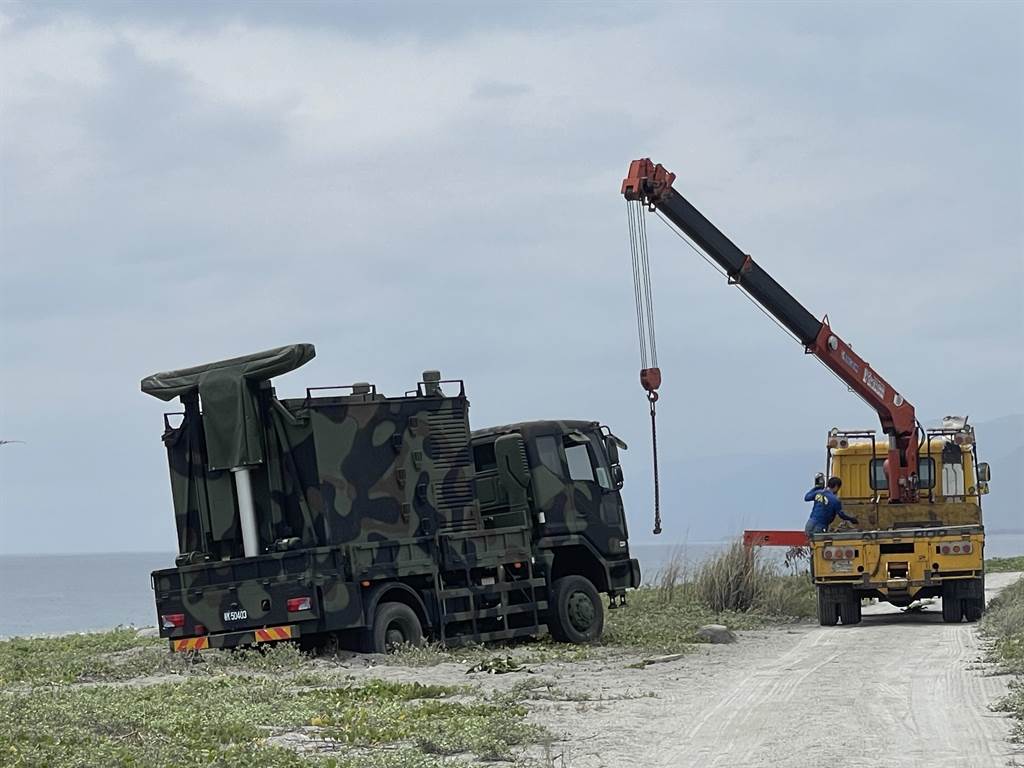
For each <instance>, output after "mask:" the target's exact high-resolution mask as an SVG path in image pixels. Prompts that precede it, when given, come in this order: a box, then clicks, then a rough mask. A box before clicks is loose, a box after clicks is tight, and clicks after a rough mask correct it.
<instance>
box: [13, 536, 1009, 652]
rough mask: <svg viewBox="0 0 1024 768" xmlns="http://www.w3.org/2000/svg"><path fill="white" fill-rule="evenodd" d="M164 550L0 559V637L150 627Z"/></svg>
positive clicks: (661, 556)
mask: <svg viewBox="0 0 1024 768" xmlns="http://www.w3.org/2000/svg"><path fill="white" fill-rule="evenodd" d="M735 540H736V539H735V538H734V537H730V538H727V539H722V540H719V541H700V542H696V541H689V542H688V541H680V542H666V543H652V542H641V543H637V544H632V545H631V546H630V552H631V553H632V555H633V557H635V558H637V559H638V560H639V561H640V569H641V571H642V573H643V580H644V583H646V584H650V583H652V582H653V581H654V580H655V578H656V575H657V572H658V571H659V570H660V569H661V568H662V566H663V565H664V564H665V563H666V562H667V561H668V560H670V559H672V558H673V557H674V556H675V553H677V552H678V553H679V554H680V555H681V556H682V557H684V558H685V560H686V562H687V563H688V564H689V565H690V566H693V565H696V564H698V563H700V561H701V560H703V559H704V558H706V557H707V556H708V555H711V554H713V553H714V552H717V551H719V550H720V549H722V548H723V547H726V546H728V545H729V544H730V543H732V542H733V541H735ZM1021 554H1024V533H1010V534H999V533H991V534H989V535H988V537H987V539H986V548H985V555H986V557H1011V556H1014V555H1021ZM174 557H175V555H174V553H171V552H110V553H103V554H34V555H32V554H29V555H22V554H19V555H0V639H6V638H11V637H27V636H36V635H52V634H65V633H71V632H93V631H101V630H105V629H112V628H114V627H117V626H131V627H148V626H154V625H155V624H156V620H157V617H156V610H155V607H154V603H153V592H152V589H151V586H150V573H151V572H152V571H154V570H159V569H161V568H169V567H172V566H173V565H174Z"/></svg>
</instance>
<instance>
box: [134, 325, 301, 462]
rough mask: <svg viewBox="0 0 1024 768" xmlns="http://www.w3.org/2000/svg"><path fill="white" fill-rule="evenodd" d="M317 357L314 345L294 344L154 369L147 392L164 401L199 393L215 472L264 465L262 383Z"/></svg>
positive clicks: (145, 382) (146, 382) (144, 386)
mask: <svg viewBox="0 0 1024 768" xmlns="http://www.w3.org/2000/svg"><path fill="white" fill-rule="evenodd" d="M315 356H316V349H315V348H314V347H313V345H312V344H289V345H288V346H285V347H277V348H275V349H268V350H266V351H265V352H256V353H255V354H252V355H243V356H242V357H233V358H231V359H230V360H220V361H218V362H215V363H207V364H206V365H197V366H194V367H192V368H182V369H181V370H177V371H165V372H164V373H154V374H153V375H152V376H147V377H146V378H144V379H143V380H142V391H143V392H145V393H146V394H147V395H152V396H153V397H157V398H160V399H161V400H173V399H174V398H175V397H181V398H182V400H185V399H186V398H188V397H190V396H195V395H196V394H198V395H199V398H200V399H201V401H202V409H203V427H204V431H205V433H206V450H207V461H208V462H209V466H208V468H209V469H210V470H211V471H216V470H219V469H233V468H235V467H244V466H251V465H254V464H262V463H263V441H262V438H261V435H262V431H261V428H260V422H259V418H260V417H259V408H258V397H257V396H258V392H259V383H260V382H261V381H266V380H267V379H270V378H273V377H274V376H280V375H281V374H284V373H288V372H289V371H294V370H295V369H296V368H298V367H300V366H302V365H305V364H306V363H308V362H309V361H310V360H312V359H313V358H314V357H315Z"/></svg>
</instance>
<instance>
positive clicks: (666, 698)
mask: <svg viewBox="0 0 1024 768" xmlns="http://www.w3.org/2000/svg"><path fill="white" fill-rule="evenodd" d="M1020 577H1021V574H1019V573H1013V574H1009V573H1004V574H990V575H989V576H988V587H989V590H988V593H989V594H988V597H989V598H991V597H992V596H994V594H995V593H996V592H998V590H999V589H1001V588H1002V587H1003V586H1005V585H1007V584H1009V583H1012V582H1013V581H1015V580H1016V579H1017V578H1020ZM520 651H521V652H522V653H524V654H527V655H528V654H529V652H530V646H529V644H526V645H525V646H523V647H522V648H521V649H520ZM981 655H982V647H981V640H980V638H979V635H978V629H977V625H976V624H967V623H961V624H944V623H943V622H942V606H941V603H940V602H939V601H935V602H934V603H932V604H930V605H928V606H927V607H926V608H925V610H924V611H923V612H921V613H906V614H905V613H902V612H901V611H900V610H899V609H897V608H893V607H891V606H889V605H875V606H870V607H867V606H866V607H865V608H864V620H863V622H862V623H861V624H859V625H856V626H852V627H843V626H838V627H819V626H817V625H816V624H810V623H807V624H800V625H794V626H793V627H791V628H788V629H787V628H781V629H770V630H764V631H759V632H743V633H740V641H739V642H738V643H736V644H734V645H704V646H699V647H698V648H697V650H695V651H694V652H693V653H690V654H688V655H686V656H684V657H683V658H681V659H678V660H675V661H671V662H666V663H658V664H652V665H649V666H646V667H642V668H637V666H638V664H637V662H639V661H641V658H640V657H637V656H635V655H630V654H627V653H624V652H621V651H609V653H608V654H599V656H598V658H594V659H590V660H586V661H575V662H568V661H567V662H547V663H542V664H529V665H528V667H529V669H528V670H524V671H520V672H516V673H513V674H501V675H484V674H475V675H472V676H467V674H466V673H467V670H468V667H469V665H468V664H467V663H448V662H446V663H442V664H438V665H435V666H429V667H419V668H416V667H412V668H410V667H406V666H400V665H371V666H369V667H361V668H360V667H358V666H353V668H351V670H350V672H351V674H352V676H353V677H355V678H361V677H383V678H390V679H396V680H406V681H408V680H412V679H414V680H419V681H420V682H424V683H442V684H467V683H470V684H475V685H477V686H479V687H480V691H479V693H480V694H482V695H484V696H487V695H489V694H490V693H492V692H499V691H507V690H509V689H512V688H517V689H518V692H519V693H518V694H517V698H520V699H521V700H524V702H525V703H526V704H527V706H528V708H529V711H530V715H529V719H530V720H531V721H533V722H535V723H538V724H540V725H543V726H544V727H545V728H546V729H547V730H548V731H549V732H550V733H551V734H553V735H554V741H553V742H552V743H551V744H550V745H548V746H547V747H540V748H534V749H531V750H530V751H531V752H533V753H534V756H535V757H537V758H538V762H540V764H542V765H549V766H553V767H554V768H632V766H637V767H638V768H690V767H691V766H692V768H716V767H717V768H807V767H810V768H823V767H826V766H827V767H829V768H831V767H835V768H860V767H863V768H868V766H870V768H917V767H918V766H921V768H1002V766H1006V765H1008V764H1014V763H1011V761H1012V760H1013V759H1014V758H1016V760H1017V762H1016V763H1015V764H1018V765H1020V764H1024V751H1021V750H1019V749H1017V750H1015V749H1014V748H1013V747H1011V745H1010V744H1009V743H1008V742H1007V735H1008V733H1009V726H1010V724H1009V720H1008V719H1007V718H1006V717H1005V716H1004V715H1002V714H1000V713H994V712H992V711H991V710H990V709H989V706H990V705H991V704H992V703H993V702H995V701H997V700H998V699H999V698H1000V697H1002V696H1003V695H1004V694H1005V693H1006V688H1007V683H1008V682H1009V677H1008V676H1005V675H995V674H993V672H994V670H993V669H992V667H991V665H988V664H985V663H983V662H982V660H981ZM355 661H358V659H357V660H353V662H346V666H348V665H349V664H350V663H353V664H354V662H355ZM363 663H366V660H365V659H363Z"/></svg>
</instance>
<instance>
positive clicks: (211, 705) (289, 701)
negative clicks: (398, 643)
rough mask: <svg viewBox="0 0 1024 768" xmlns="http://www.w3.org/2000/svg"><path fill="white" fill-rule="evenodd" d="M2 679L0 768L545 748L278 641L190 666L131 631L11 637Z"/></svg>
mask: <svg viewBox="0 0 1024 768" xmlns="http://www.w3.org/2000/svg"><path fill="white" fill-rule="evenodd" d="M0 674H2V678H0V765H4V766H8V765H10V766H17V767H18V768H22V767H24V768H28V767H29V766H50V767H51V768H80V767H82V768H84V767H85V766H94V765H116V766H126V767H128V768H172V767H173V768H179V767H181V768H184V767H186V766H224V767H225V768H226V767H227V766H238V767H239V768H246V767H247V766H260V767H261V768H291V767H292V766H299V765H303V766H305V765H312V766H332V767H335V768H355V767H356V766H367V767H368V768H370V767H372V768H419V767H420V766H428V765H429V766H436V765H442V764H443V765H453V766H459V765H465V764H467V762H466V761H467V760H470V759H485V760H495V759H510V758H515V757H516V755H517V753H518V752H519V748H520V747H522V746H524V745H527V744H530V743H534V742H536V741H538V740H542V739H543V738H544V732H543V730H542V729H540V728H538V727H535V726H532V725H529V724H527V723H526V721H525V716H526V709H525V708H524V707H523V706H521V705H519V704H518V703H516V702H514V701H505V700H502V701H497V700H493V701H492V700H487V699H481V698H479V697H478V696H476V695H475V694H474V692H473V689H471V688H470V687H468V686H458V687H455V686H438V685H422V684H419V683H399V682H385V681H381V680H366V681H362V682H356V681H354V680H353V679H351V678H350V677H347V676H346V675H345V673H344V670H342V669H334V670H332V669H331V668H330V667H326V668H325V666H324V665H322V664H317V663H315V662H314V661H313V660H311V659H310V658H308V657H306V656H304V655H303V654H302V653H300V652H299V651H298V650H297V649H296V648H295V647H294V646H292V645H287V644H279V645H275V646H273V647H271V648H269V649H267V650H265V651H258V650H251V651H241V652H235V653H229V652H212V653H204V654H202V655H201V656H199V657H190V656H186V655H182V654H174V655H172V654H169V653H168V652H167V649H166V645H165V643H163V642H161V641H152V640H147V639H140V638H137V637H135V633H134V632H133V631H131V630H116V631H114V632H105V633H96V634H90V635H73V636H68V637H63V638H40V639H33V640H21V639H18V640H11V641H6V642H0ZM154 675H157V676H156V677H154ZM129 680H133V682H132V683H131V684H126V682H125V681H129ZM467 682H470V681H469V680H468V679H467ZM282 734H291V738H293V739H297V740H298V741H299V742H301V743H305V744H308V745H315V746H317V747H318V748H324V750H325V752H326V753H325V754H315V753H312V752H311V753H310V754H300V752H299V751H297V750H296V749H293V748H289V747H286V746H282V745H281V744H279V743H276V738H279V737H280V736H281V735H282ZM296 734H297V736H296ZM449 755H454V756H455V757H453V758H448V757H445V756H449Z"/></svg>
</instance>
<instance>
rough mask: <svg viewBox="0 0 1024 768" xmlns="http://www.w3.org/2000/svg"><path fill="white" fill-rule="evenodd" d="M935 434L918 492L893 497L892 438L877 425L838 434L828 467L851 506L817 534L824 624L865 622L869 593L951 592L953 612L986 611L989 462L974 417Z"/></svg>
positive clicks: (899, 596) (915, 596) (894, 598)
mask: <svg viewBox="0 0 1024 768" xmlns="http://www.w3.org/2000/svg"><path fill="white" fill-rule="evenodd" d="M936 432H937V434H932V433H929V434H927V436H926V437H925V439H924V440H923V441H922V443H921V446H920V459H919V462H920V468H921V469H920V474H919V482H918V485H919V488H918V500H917V502H916V503H911V504H906V503H904V504H890V503H889V495H888V489H887V488H886V487H885V486H886V476H885V472H884V461H885V459H886V456H887V453H888V443H887V442H885V441H878V440H876V439H875V438H874V436H873V435H871V434H870V433H868V432H863V431H859V432H839V431H838V430H833V431H832V432H830V434H829V441H828V442H829V448H828V468H829V471H830V473H831V474H832V475H834V476H836V477H839V478H840V479H841V480H842V481H843V483H842V488H841V490H840V498H841V500H842V504H843V511H844V512H845V513H846V514H847V515H850V516H851V517H855V518H857V521H858V522H857V524H856V525H853V524H850V523H848V522H845V521H843V520H842V519H840V518H836V520H835V521H834V522H833V524H832V526H831V527H830V528H829V530H828V531H825V532H824V533H820V534H816V535H814V536H813V537H811V557H812V562H811V573H812V575H813V578H814V582H815V584H816V585H817V588H818V614H819V619H820V621H821V623H822V624H825V625H829V624H836V623H837V622H838V621H840V620H841V621H842V623H844V624H855V623H857V622H859V621H860V613H861V612H860V606H861V601H862V599H864V598H868V597H876V598H878V599H880V600H884V601H887V602H890V603H892V604H894V605H897V606H907V605H909V604H910V603H912V602H913V601H915V600H919V599H922V598H925V597H941V598H943V618H944V619H945V620H946V621H960V620H962V619H964V618H966V619H967V620H968V621H975V620H977V619H978V618H980V617H981V614H982V612H983V610H984V556H985V529H984V526H983V524H982V514H981V497H982V496H983V495H984V494H986V493H987V492H988V480H989V469H988V465H986V464H979V463H978V461H977V454H976V451H975V443H974V431H973V429H972V428H970V427H967V426H966V425H961V426H958V427H956V428H950V429H946V430H936Z"/></svg>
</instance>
